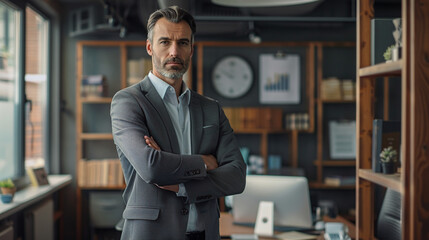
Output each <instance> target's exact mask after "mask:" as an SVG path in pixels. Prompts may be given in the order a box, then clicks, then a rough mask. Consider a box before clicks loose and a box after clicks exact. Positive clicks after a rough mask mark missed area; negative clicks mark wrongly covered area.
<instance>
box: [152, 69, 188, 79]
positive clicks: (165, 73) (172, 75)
mask: <svg viewBox="0 0 429 240" xmlns="http://www.w3.org/2000/svg"><path fill="white" fill-rule="evenodd" d="M158 72H159V73H160V74H161V75H162V76H164V77H166V78H171V79H181V78H182V77H183V75H185V72H186V69H183V70H182V71H177V72H173V73H170V72H168V71H164V70H161V71H158Z"/></svg>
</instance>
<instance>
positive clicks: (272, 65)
mask: <svg viewBox="0 0 429 240" xmlns="http://www.w3.org/2000/svg"><path fill="white" fill-rule="evenodd" d="M259 67H260V70H259V73H260V77H259V100H260V102H261V103H265V104H299V103H300V98H301V96H300V93H301V91H300V80H301V76H300V72H301V69H300V56H299V55H298V54H286V55H284V56H277V55H275V54H261V55H260V56H259Z"/></svg>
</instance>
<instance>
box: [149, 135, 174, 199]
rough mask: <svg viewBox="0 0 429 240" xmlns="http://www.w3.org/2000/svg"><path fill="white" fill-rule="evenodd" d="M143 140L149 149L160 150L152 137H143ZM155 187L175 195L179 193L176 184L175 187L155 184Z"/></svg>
mask: <svg viewBox="0 0 429 240" xmlns="http://www.w3.org/2000/svg"><path fill="white" fill-rule="evenodd" d="M144 139H145V141H146V144H147V145H148V146H149V147H151V148H153V149H155V150H158V151H160V150H161V148H160V147H159V146H158V144H157V143H156V142H155V140H154V139H153V137H148V136H144ZM155 186H157V187H159V188H161V189H164V190H168V191H172V192H175V193H177V192H179V185H178V184H176V185H167V186H159V185H158V184H155Z"/></svg>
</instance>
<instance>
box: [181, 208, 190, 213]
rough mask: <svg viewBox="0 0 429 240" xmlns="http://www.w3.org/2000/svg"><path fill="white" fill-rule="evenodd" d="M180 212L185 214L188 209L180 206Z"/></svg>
mask: <svg viewBox="0 0 429 240" xmlns="http://www.w3.org/2000/svg"><path fill="white" fill-rule="evenodd" d="M180 212H181V213H182V215H186V214H188V212H189V211H188V209H186V208H182V210H181V211H180Z"/></svg>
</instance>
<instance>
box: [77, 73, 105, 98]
mask: <svg viewBox="0 0 429 240" xmlns="http://www.w3.org/2000/svg"><path fill="white" fill-rule="evenodd" d="M106 92H107V84H106V78H105V77H104V76H103V75H88V76H84V77H83V78H82V82H81V96H82V97H105V96H106Z"/></svg>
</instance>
